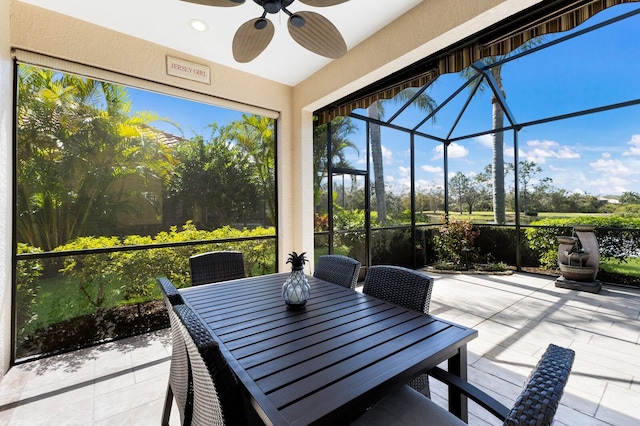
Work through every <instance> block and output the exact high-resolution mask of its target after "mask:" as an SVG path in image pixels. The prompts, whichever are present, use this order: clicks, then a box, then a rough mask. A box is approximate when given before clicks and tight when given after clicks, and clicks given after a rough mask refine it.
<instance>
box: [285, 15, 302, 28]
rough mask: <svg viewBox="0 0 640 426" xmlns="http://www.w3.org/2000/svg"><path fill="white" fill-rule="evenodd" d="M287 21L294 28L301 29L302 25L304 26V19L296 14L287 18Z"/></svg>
mask: <svg viewBox="0 0 640 426" xmlns="http://www.w3.org/2000/svg"><path fill="white" fill-rule="evenodd" d="M289 21H291V25H293V26H294V27H296V28H302V27H304V24H305V20H304V18H303V17H302V16H300V15H296V14H293V15H291V16H290V17H289Z"/></svg>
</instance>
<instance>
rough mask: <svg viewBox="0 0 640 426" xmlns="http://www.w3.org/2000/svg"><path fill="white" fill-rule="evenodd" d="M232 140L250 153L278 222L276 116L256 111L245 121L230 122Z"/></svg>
mask: <svg viewBox="0 0 640 426" xmlns="http://www.w3.org/2000/svg"><path fill="white" fill-rule="evenodd" d="M229 140H231V141H235V142H236V143H237V144H238V147H239V148H240V149H242V150H243V151H244V152H245V153H246V154H248V155H249V158H250V161H251V162H252V163H253V166H254V170H255V177H256V179H257V180H258V185H259V187H260V188H261V190H262V192H263V197H264V200H265V202H266V204H267V206H266V207H267V214H268V216H269V219H271V223H274V224H275V223H276V219H277V218H276V197H275V194H276V187H275V184H276V178H275V164H276V158H275V127H274V120H273V119H272V118H269V117H262V116H257V115H248V114H243V115H242V121H237V122H235V123H233V124H232V125H231V130H230V131H229Z"/></svg>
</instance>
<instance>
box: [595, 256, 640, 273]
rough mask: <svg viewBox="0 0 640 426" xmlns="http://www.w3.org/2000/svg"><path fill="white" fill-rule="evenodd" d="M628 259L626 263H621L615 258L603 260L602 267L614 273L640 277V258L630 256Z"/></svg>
mask: <svg viewBox="0 0 640 426" xmlns="http://www.w3.org/2000/svg"><path fill="white" fill-rule="evenodd" d="M626 260H627V261H626V262H625V263H620V262H618V261H615V260H601V261H600V268H601V269H603V270H604V271H607V272H611V273H614V274H622V275H628V276H631V277H638V278H640V258H637V257H631V258H629V257H628V258H627V259H626Z"/></svg>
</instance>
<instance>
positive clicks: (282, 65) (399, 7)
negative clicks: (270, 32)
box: [20, 0, 422, 86]
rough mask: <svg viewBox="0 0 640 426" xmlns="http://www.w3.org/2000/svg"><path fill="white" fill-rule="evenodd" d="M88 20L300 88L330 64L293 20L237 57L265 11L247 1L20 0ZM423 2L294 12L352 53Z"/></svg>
mask: <svg viewBox="0 0 640 426" xmlns="http://www.w3.org/2000/svg"><path fill="white" fill-rule="evenodd" d="M20 1H22V2H24V3H29V4H32V5H35V6H39V7H42V8H44V9H49V10H52V11H55V12H59V13H62V14H64V15H69V16H73V17H75V18H77V19H81V20H83V21H87V22H91V23H93V24H96V25H99V26H102V27H106V28H110V29H112V30H115V31H118V32H121V33H125V34H129V35H131V36H134V37H138V38H141V39H144V40H148V41H151V42H154V43H156V44H160V45H163V46H166V47H168V48H171V49H175V50H179V51H182V52H185V53H187V54H190V55H194V56H198V57H201V58H203V59H206V60H209V61H212V62H216V63H219V64H223V65H227V66H229V67H233V68H236V69H239V70H242V71H245V72H248V73H251V74H255V75H259V76H262V77H265V78H267V79H270V80H274V81H277V82H280V83H284V84H287V85H291V86H293V85H296V84H298V83H299V82H301V81H302V80H304V79H305V78H307V77H308V76H310V75H312V74H313V73H314V72H316V71H317V70H319V69H320V68H322V67H323V66H325V65H327V64H328V63H329V62H330V61H331V59H327V58H324V57H322V56H318V55H316V54H314V53H311V52H309V51H307V50H306V49H304V48H303V47H301V46H300V45H298V44H297V43H296V42H295V41H293V39H292V38H291V37H290V36H289V32H288V30H287V16H286V15H285V14H284V13H283V12H280V13H279V14H277V15H268V17H269V18H270V19H271V20H272V22H273V23H274V25H275V27H276V31H275V35H274V37H273V40H271V43H270V44H269V46H268V47H267V48H266V49H265V51H264V52H262V53H261V54H260V55H259V56H258V57H257V58H256V59H254V60H253V61H252V62H249V63H246V64H240V63H237V62H236V61H235V60H234V59H233V55H232V52H231V44H232V41H233V36H234V34H235V32H236V30H237V29H238V27H239V26H240V25H242V24H243V23H244V22H246V21H248V20H250V19H253V18H258V17H260V15H261V14H262V11H263V9H262V7H261V6H259V5H258V4H256V3H254V2H253V1H252V0H247V1H246V2H245V3H244V4H241V5H239V6H235V7H212V6H203V5H198V4H193V3H187V2H184V1H181V0H109V1H100V2H98V1H97V0H20ZM421 1H422V0H386V1H382V0H350V1H347V2H345V3H342V4H338V5H335V6H330V7H323V8H313V7H310V6H307V5H305V4H303V3H301V2H299V1H295V2H294V3H293V4H291V6H289V7H288V9H289V10H290V11H291V12H296V11H302V10H310V11H314V12H318V13H320V14H322V15H323V16H325V17H326V18H327V19H329V20H330V21H331V22H332V23H333V24H334V25H335V26H336V27H337V28H338V30H339V31H340V32H341V33H342V36H343V37H344V39H345V41H346V43H347V49H351V48H353V47H354V46H356V45H357V44H358V43H360V42H361V41H363V40H365V39H366V38H367V37H369V36H370V35H372V34H375V33H376V32H377V31H378V30H379V29H381V28H383V27H384V26H386V25H387V24H388V23H390V22H392V21H393V20H395V19H396V18H397V17H399V16H400V15H402V14H404V13H405V12H407V11H408V10H410V9H411V8H413V7H414V6H416V5H417V4H419V3H420V2H421ZM192 19H200V20H202V21H205V22H206V23H207V24H208V26H209V29H208V30H207V31H205V32H197V31H195V30H194V29H192V28H191V26H190V25H189V21H191V20H192Z"/></svg>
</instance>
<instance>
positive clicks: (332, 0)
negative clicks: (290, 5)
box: [300, 0, 349, 7]
mask: <svg viewBox="0 0 640 426" xmlns="http://www.w3.org/2000/svg"><path fill="white" fill-rule="evenodd" d="M348 1H349V0H300V3H304V4H306V5H308V6H314V7H326V6H335V5H336V4H340V3H346V2H348Z"/></svg>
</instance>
